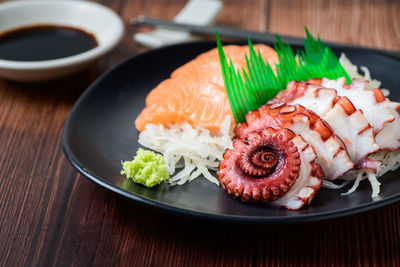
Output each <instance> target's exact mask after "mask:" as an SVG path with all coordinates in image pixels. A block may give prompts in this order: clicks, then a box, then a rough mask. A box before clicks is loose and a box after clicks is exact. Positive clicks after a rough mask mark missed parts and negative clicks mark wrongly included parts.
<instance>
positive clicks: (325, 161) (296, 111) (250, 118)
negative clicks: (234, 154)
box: [235, 103, 354, 180]
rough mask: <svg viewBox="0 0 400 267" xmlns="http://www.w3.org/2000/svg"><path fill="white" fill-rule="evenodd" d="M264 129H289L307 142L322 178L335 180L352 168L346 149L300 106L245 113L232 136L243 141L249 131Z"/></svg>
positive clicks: (274, 106) (276, 106)
mask: <svg viewBox="0 0 400 267" xmlns="http://www.w3.org/2000/svg"><path fill="white" fill-rule="evenodd" d="M266 127H272V128H275V129H280V128H288V129H290V130H292V131H293V132H295V133H296V134H297V135H300V136H302V138H303V139H304V140H305V141H306V142H307V143H309V144H310V145H311V146H312V147H313V148H314V150H315V152H316V154H317V156H318V157H317V160H316V162H317V163H319V164H320V165H321V167H322V169H323V171H324V173H325V176H326V177H325V178H326V179H328V180H334V179H336V178H338V177H340V176H342V175H343V174H344V173H346V172H347V171H349V170H351V169H353V167H354V165H353V162H352V161H351V159H350V157H349V155H348V153H347V151H346V146H345V145H344V144H343V142H342V140H341V139H340V138H338V137H337V136H336V135H335V134H334V133H333V132H332V129H331V128H330V127H329V126H328V124H327V123H326V122H325V121H324V120H322V119H321V118H320V117H319V116H318V115H316V114H315V113H313V112H312V111H310V110H308V109H306V108H304V107H303V106H300V105H287V104H283V103H276V104H267V105H264V106H262V107H260V108H259V109H258V110H254V111H250V112H249V113H248V114H246V122H242V123H240V124H238V126H237V127H236V129H235V133H236V135H237V136H238V137H240V138H244V137H245V136H246V135H247V134H249V133H250V132H252V131H258V130H262V129H263V128H266Z"/></svg>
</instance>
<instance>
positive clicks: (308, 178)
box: [271, 136, 324, 210]
mask: <svg viewBox="0 0 400 267" xmlns="http://www.w3.org/2000/svg"><path fill="white" fill-rule="evenodd" d="M292 142H293V143H294V144H295V145H296V146H297V148H298V150H299V153H300V160H301V166H300V174H299V177H298V178H297V180H296V183H295V184H294V185H293V187H292V188H291V189H290V191H288V192H287V193H286V194H285V195H284V196H283V197H281V198H279V199H277V200H275V201H273V202H271V205H273V206H277V207H285V208H287V209H291V210H297V209H300V208H301V207H303V206H304V205H305V204H309V203H310V202H311V201H312V199H313V198H314V196H315V194H316V193H317V192H318V190H319V189H320V187H321V184H322V180H321V179H319V177H323V176H324V174H323V171H322V169H321V167H320V166H319V165H318V164H317V163H315V162H314V161H315V159H316V157H317V156H316V154H315V151H314V149H313V148H312V147H311V146H310V145H309V144H307V143H306V142H305V141H304V139H303V138H302V137H301V136H296V137H295V138H293V139H292Z"/></svg>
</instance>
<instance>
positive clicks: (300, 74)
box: [216, 28, 351, 123]
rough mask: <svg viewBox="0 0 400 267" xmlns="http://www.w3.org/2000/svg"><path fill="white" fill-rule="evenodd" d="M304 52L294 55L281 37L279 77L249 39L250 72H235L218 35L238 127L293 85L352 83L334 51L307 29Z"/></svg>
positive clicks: (278, 48)
mask: <svg viewBox="0 0 400 267" xmlns="http://www.w3.org/2000/svg"><path fill="white" fill-rule="evenodd" d="M305 30H306V39H303V41H304V50H300V51H297V53H296V54H297V55H296V54H294V53H293V50H292V48H291V47H290V45H289V44H284V43H283V42H282V40H281V39H280V38H279V36H278V35H277V36H276V39H277V43H276V45H275V46H274V48H275V50H276V52H277V55H278V59H279V64H277V65H276V74H275V73H274V71H273V70H272V68H271V66H270V65H269V63H268V61H265V60H264V59H263V57H262V55H261V53H260V51H258V53H257V52H256V51H255V50H254V47H253V45H252V43H251V41H250V39H249V51H250V53H249V55H246V65H247V71H246V70H245V69H244V68H242V69H238V70H236V69H235V67H234V65H233V63H232V61H231V60H230V62H229V64H228V61H227V60H226V57H225V53H224V51H223V48H222V44H221V40H220V39H219V36H218V33H217V34H216V39H217V47H218V54H219V60H220V64H221V70H222V76H223V79H224V84H225V89H226V94H227V96H228V100H229V104H230V106H231V109H232V113H233V116H234V118H235V121H236V123H239V122H242V121H245V115H246V113H248V112H249V111H251V110H255V109H258V108H259V107H260V106H261V105H264V104H265V103H266V102H267V101H268V100H270V99H271V98H273V97H274V96H275V95H276V94H278V93H279V91H281V90H283V89H285V88H286V86H287V84H288V83H289V82H290V81H293V80H296V81H306V80H308V79H311V78H323V77H325V78H328V79H337V78H340V77H346V82H347V83H351V79H350V77H349V75H348V74H347V73H346V71H345V70H344V68H343V67H342V65H341V64H340V63H339V60H338V58H337V57H336V55H335V54H334V53H333V52H332V50H331V49H330V48H329V47H328V46H327V45H325V44H323V43H322V42H321V40H320V38H319V37H317V39H314V38H313V36H312V35H311V34H310V32H309V31H308V29H307V28H306V29H305Z"/></svg>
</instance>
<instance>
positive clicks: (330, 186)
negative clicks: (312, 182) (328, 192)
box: [322, 180, 350, 189]
mask: <svg viewBox="0 0 400 267" xmlns="http://www.w3.org/2000/svg"><path fill="white" fill-rule="evenodd" d="M349 183H350V181H343V182H342V183H341V184H335V183H333V182H331V181H328V180H323V181H322V186H323V187H324V188H328V189H340V188H343V187H345V186H346V185H348V184H349Z"/></svg>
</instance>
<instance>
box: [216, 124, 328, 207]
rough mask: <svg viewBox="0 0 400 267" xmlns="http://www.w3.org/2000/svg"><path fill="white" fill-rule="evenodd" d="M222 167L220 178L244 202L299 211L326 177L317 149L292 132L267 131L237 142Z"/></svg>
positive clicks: (251, 134)
mask: <svg viewBox="0 0 400 267" xmlns="http://www.w3.org/2000/svg"><path fill="white" fill-rule="evenodd" d="M233 147H234V148H233V149H227V150H226V152H225V153H224V156H223V160H222V161H221V162H220V164H219V170H218V179H219V181H220V184H221V186H222V187H223V188H224V189H225V190H227V191H228V192H229V193H230V194H232V195H235V196H236V197H239V198H240V199H241V200H242V201H244V202H269V201H272V202H270V203H271V204H272V205H274V206H279V207H286V208H287V209H299V208H301V207H302V206H303V205H304V204H307V203H309V202H311V200H312V199H313V197H314V195H315V193H316V192H317V191H318V190H319V188H320V187H321V183H322V181H321V180H320V179H319V178H318V177H322V176H323V175H324V174H323V172H322V170H321V168H320V166H319V165H318V164H316V163H315V162H314V160H315V158H316V155H315V153H314V150H313V149H312V148H311V147H310V146H309V145H308V144H307V143H306V142H305V141H304V140H303V139H302V138H301V137H300V136H298V135H296V134H295V133H294V132H292V131H291V130H289V129H285V128H284V129H278V130H275V129H273V128H265V129H263V130H261V131H254V132H251V133H249V134H248V135H247V136H246V137H245V138H243V139H237V140H236V141H235V142H234V144H233Z"/></svg>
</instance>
